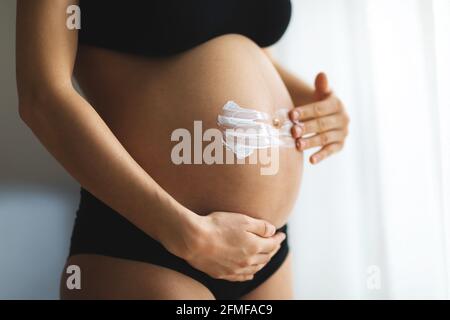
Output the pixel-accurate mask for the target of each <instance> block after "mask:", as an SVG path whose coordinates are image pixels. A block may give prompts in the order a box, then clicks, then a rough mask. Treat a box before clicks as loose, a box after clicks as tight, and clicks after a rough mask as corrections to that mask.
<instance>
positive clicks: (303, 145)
mask: <svg viewBox="0 0 450 320" xmlns="http://www.w3.org/2000/svg"><path fill="white" fill-rule="evenodd" d="M300 148H301V149H302V150H303V149H305V148H306V141H305V140H300Z"/></svg>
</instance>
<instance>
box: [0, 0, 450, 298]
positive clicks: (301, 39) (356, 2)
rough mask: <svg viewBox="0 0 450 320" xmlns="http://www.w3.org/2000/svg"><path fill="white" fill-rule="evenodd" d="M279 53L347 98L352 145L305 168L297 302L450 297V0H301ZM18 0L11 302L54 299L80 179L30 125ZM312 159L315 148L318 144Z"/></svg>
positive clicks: (6, 130) (8, 229)
mask: <svg viewBox="0 0 450 320" xmlns="http://www.w3.org/2000/svg"><path fill="white" fill-rule="evenodd" d="M292 3H293V8H294V13H293V20H292V23H291V25H290V27H289V30H288V32H287V34H286V35H285V37H284V38H283V39H282V41H281V42H280V43H279V44H277V45H276V47H275V55H276V57H278V59H279V60H280V61H281V62H282V63H283V64H284V65H286V66H288V67H290V68H291V69H292V70H293V71H295V72H296V73H297V74H298V75H299V76H301V77H302V78H304V79H306V80H308V81H309V82H311V83H312V81H313V80H314V77H315V75H316V74H317V73H318V72H320V71H325V72H326V73H327V74H328V76H329V79H330V83H331V86H332V88H333V89H334V91H335V92H336V94H337V95H338V96H339V97H340V98H341V99H342V100H343V101H344V103H345V104H346V106H347V108H348V111H349V114H350V117H351V118H352V123H351V135H350V137H349V141H348V142H347V145H346V148H345V149H344V151H343V152H342V153H340V154H339V155H337V156H334V157H333V158H331V159H329V160H327V161H325V162H323V163H322V164H320V165H319V166H316V167H313V166H311V165H309V164H307V165H306V169H305V175H304V180H303V185H302V190H301V194H300V197H299V201H298V203H297V205H296V208H295V211H296V212H295V213H294V214H293V217H292V219H291V226H290V244H291V247H292V249H293V251H294V254H295V259H294V264H295V289H296V298H299V299H449V298H450V1H449V0H315V1H310V0H292ZM15 5H16V1H14V0H4V1H1V2H0V39H1V43H0V70H1V72H0V299H56V298H58V287H59V276H60V273H61V270H62V267H63V265H64V262H65V258H66V255H67V252H68V246H69V239H70V233H71V227H72V224H73V219H74V214H75V210H76V207H77V201H78V196H79V195H78V186H77V184H76V182H75V181H73V179H72V178H70V177H69V176H68V174H66V173H65V171H64V170H63V169H62V167H61V166H60V165H59V164H57V163H56V161H55V160H53V159H52V158H51V157H50V155H49V154H48V153H47V152H46V151H45V149H44V148H43V147H42V146H41V145H40V144H39V142H38V141H37V140H36V138H34V136H33V135H32V133H31V132H30V131H29V130H28V129H27V128H26V127H25V125H24V124H23V123H22V122H21V121H20V119H19V116H18V113H17V96H16V84H15V61H14V51H15V39H14V38H15ZM308 154H310V153H308Z"/></svg>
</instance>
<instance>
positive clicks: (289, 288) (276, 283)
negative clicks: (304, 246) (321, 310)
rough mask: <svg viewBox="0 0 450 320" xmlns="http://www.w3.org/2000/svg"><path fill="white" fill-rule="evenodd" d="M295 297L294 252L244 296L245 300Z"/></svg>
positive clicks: (289, 298)
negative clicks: (269, 275) (268, 276)
mask: <svg viewBox="0 0 450 320" xmlns="http://www.w3.org/2000/svg"><path fill="white" fill-rule="evenodd" d="M293 298H294V288H293V270H292V254H289V255H288V257H287V258H286V260H285V261H284V262H283V264H282V265H281V267H280V268H279V269H278V270H277V271H276V272H275V273H274V274H273V275H272V276H271V277H270V278H269V279H267V280H266V281H265V282H263V283H262V284H261V285H260V286H259V287H257V288H256V289H255V290H253V291H251V292H250V293H248V294H246V295H245V296H243V297H242V299H243V300H292V299H293Z"/></svg>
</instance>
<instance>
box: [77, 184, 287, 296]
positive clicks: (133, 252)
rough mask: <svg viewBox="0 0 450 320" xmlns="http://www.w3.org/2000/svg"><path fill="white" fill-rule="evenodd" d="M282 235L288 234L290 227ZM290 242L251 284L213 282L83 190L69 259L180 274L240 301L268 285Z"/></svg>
mask: <svg viewBox="0 0 450 320" xmlns="http://www.w3.org/2000/svg"><path fill="white" fill-rule="evenodd" d="M279 231H283V232H285V233H286V231H287V226H284V227H282V228H281V229H279ZM288 253H289V247H288V242H287V238H286V240H284V241H283V243H282V244H281V248H280V249H279V251H278V252H277V253H276V254H275V255H274V256H273V257H272V259H271V260H270V261H269V263H267V265H266V266H265V267H264V268H263V269H261V270H260V271H258V272H257V273H256V274H255V277H254V278H253V279H252V280H249V281H245V282H232V281H227V280H219V279H214V278H212V277H210V276H208V275H207V274H205V273H203V272H201V271H199V270H197V269H195V268H193V267H192V266H191V265H190V264H188V263H187V262H186V261H185V260H183V259H181V258H179V257H177V256H175V255H173V254H171V253H170V252H169V251H167V250H166V249H165V248H164V247H163V246H162V245H161V244H160V243H159V242H158V241H156V240H154V239H152V238H151V237H149V236H148V235H147V234H145V233H144V232H143V231H141V230H140V229H139V228H137V227H136V226H134V225H133V224H132V223H131V222H129V221H128V220H127V219H125V218H124V217H123V216H121V215H120V214H119V213H117V212H116V211H114V210H113V209H111V208H110V207H108V206H107V205H106V204H104V203H103V202H101V201H100V200H99V199H97V198H95V197H94V196H93V195H92V194H90V193H89V192H88V191H86V190H84V189H82V190H81V201H80V205H79V209H78V211H77V217H76V220H75V226H74V229H73V234H72V240H71V246H70V256H73V255H77V254H97V255H103V256H110V257H115V258H121V259H128V260H134V261H140V262H146V263H151V264H154V265H157V266H162V267H166V268H169V269H172V270H175V271H177V272H180V273H182V274H184V275H186V276H188V277H190V278H192V279H195V280H197V281H199V282H200V283H202V284H203V285H204V286H205V287H207V288H208V289H209V290H210V291H211V292H212V294H213V295H214V296H215V298H216V299H239V298H240V297H242V296H244V295H245V294H247V293H249V292H251V291H252V290H253V289H256V288H257V287H258V286H259V285H260V284H262V283H263V282H264V281H266V280H267V279H268V278H269V277H270V276H271V275H272V274H274V273H275V272H276V271H277V270H278V268H279V267H280V266H281V265H282V264H283V262H284V261H285V260H286V258H287V255H288Z"/></svg>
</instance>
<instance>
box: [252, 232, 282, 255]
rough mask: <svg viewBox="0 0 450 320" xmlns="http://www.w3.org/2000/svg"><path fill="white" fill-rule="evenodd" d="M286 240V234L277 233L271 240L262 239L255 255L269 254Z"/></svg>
mask: <svg viewBox="0 0 450 320" xmlns="http://www.w3.org/2000/svg"><path fill="white" fill-rule="evenodd" d="M284 239H286V234H285V233H283V232H278V233H277V234H276V235H274V236H273V237H272V238H262V239H260V241H258V242H259V244H258V246H259V247H258V251H257V252H256V253H271V252H272V251H273V250H275V249H276V248H277V247H278V246H279V245H280V244H281V243H282V242H283V241H284Z"/></svg>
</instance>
